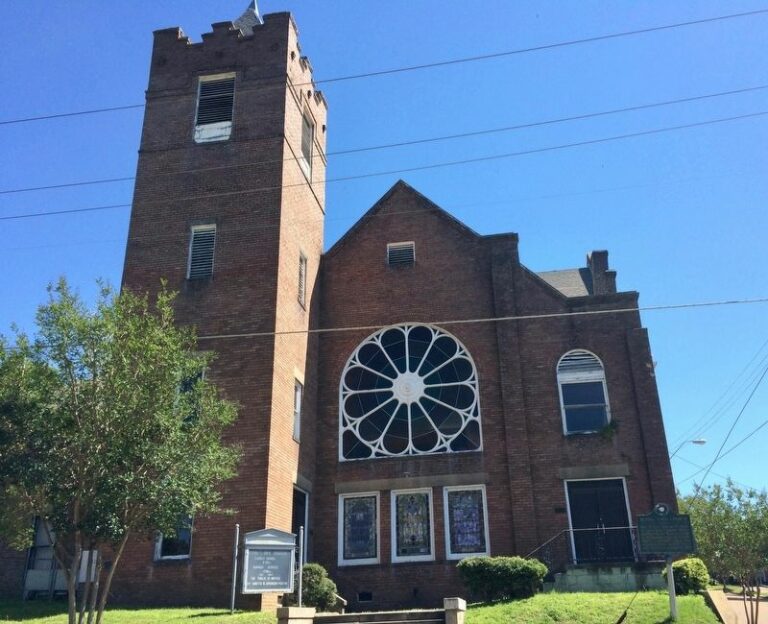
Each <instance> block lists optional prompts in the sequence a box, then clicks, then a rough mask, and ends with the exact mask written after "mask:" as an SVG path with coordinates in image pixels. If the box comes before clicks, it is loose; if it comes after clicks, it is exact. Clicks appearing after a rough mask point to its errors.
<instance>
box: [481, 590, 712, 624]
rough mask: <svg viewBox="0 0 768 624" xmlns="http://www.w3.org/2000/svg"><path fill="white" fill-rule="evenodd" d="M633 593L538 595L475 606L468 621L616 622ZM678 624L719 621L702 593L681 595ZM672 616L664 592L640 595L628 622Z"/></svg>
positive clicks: (651, 622)
mask: <svg viewBox="0 0 768 624" xmlns="http://www.w3.org/2000/svg"><path fill="white" fill-rule="evenodd" d="M633 595H634V594H630V593H626V594H575V593H574V594H555V593H547V594H538V595H537V596H534V597H533V598H529V599H527V600H517V601H513V602H506V603H499V604H494V605H486V606H484V605H472V606H470V607H469V611H468V612H467V624H614V623H615V622H616V620H618V619H619V617H620V616H621V614H622V613H623V612H624V609H625V608H626V606H627V605H628V604H629V601H630V600H632V596H633ZM677 604H678V611H679V618H678V623H679V624H718V619H717V617H715V614H714V613H712V611H710V609H709V607H707V605H706V604H705V603H704V598H702V597H701V596H679V597H678V599H677ZM668 618H669V597H668V596H667V594H666V593H664V592H642V593H640V594H638V596H637V598H636V599H635V601H634V602H633V603H632V607H631V608H630V610H629V614H628V615H627V619H626V620H625V623H626V624H662V622H667V621H669V620H668Z"/></svg>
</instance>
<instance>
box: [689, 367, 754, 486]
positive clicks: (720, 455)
mask: <svg viewBox="0 0 768 624" xmlns="http://www.w3.org/2000/svg"><path fill="white" fill-rule="evenodd" d="M767 374H768V366H766V367H765V370H763V374H762V375H761V376H760V379H758V381H757V383H756V384H755V387H754V388H752V392H750V394H749V396H748V397H747V400H746V401H745V402H744V405H743V406H742V407H741V410H740V411H739V413H738V415H737V416H736V418H735V419H734V421H733V424H732V425H731V428H730V429H729V430H728V433H727V434H726V436H725V439H724V440H723V443H722V444H721V445H720V448H719V449H718V450H717V454H716V455H715V458H714V459H713V460H712V461H711V462H710V463H709V465H707V466H706V472H705V473H704V476H703V477H702V478H701V479H700V480H699V483H698V486H699V488H701V487H702V486H703V485H704V481H705V480H706V478H707V477H708V476H709V473H710V471H711V470H712V467H713V466H714V465H715V464H716V463H717V462H718V461H720V460H721V459H722V458H723V457H725V456H726V455H728V454H729V453H731V452H732V451H734V450H736V448H738V447H739V446H741V445H742V444H744V442H746V441H747V440H748V439H749V438H751V437H752V436H753V435H755V434H756V433H757V432H758V431H760V429H762V428H763V427H765V426H766V425H768V420H766V421H765V422H763V423H762V424H761V425H760V426H759V427H757V428H756V429H753V430H752V431H751V432H750V433H749V434H748V435H746V436H745V437H744V438H742V439H741V440H740V441H739V442H737V443H736V444H734V445H733V446H732V447H731V448H729V449H728V450H727V451H726V452H725V453H723V448H724V447H725V445H726V443H727V442H728V440H729V439H730V437H731V434H732V433H733V430H734V428H735V427H736V424H737V423H738V422H739V419H740V418H741V416H742V414H743V413H744V410H746V409H747V406H748V405H749V403H750V401H752V397H754V396H755V393H756V392H757V389H758V388H759V387H760V384H761V383H762V382H763V380H764V379H765V376H766V375H767ZM702 470H705V469H704V468H702ZM702 470H699V471H698V472H695V473H694V474H692V475H690V476H689V477H686V478H685V479H683V480H682V481H680V483H685V482H686V481H689V480H690V479H693V478H694V477H695V476H696V475H698V474H700V473H701V472H702Z"/></svg>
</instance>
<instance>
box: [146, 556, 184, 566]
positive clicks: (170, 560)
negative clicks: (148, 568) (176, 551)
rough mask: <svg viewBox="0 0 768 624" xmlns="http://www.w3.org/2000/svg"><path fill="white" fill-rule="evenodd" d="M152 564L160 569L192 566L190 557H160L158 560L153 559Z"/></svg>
mask: <svg viewBox="0 0 768 624" xmlns="http://www.w3.org/2000/svg"><path fill="white" fill-rule="evenodd" d="M153 563H154V564H155V565H156V566H160V567H164V566H170V567H173V566H188V565H192V557H190V556H189V555H182V556H179V557H161V558H160V559H155V560H154V562H153Z"/></svg>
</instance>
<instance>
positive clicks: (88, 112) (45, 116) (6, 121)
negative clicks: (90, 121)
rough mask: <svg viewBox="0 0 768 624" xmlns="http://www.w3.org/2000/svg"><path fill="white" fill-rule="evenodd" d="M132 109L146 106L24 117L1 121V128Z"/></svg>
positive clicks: (132, 105)
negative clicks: (30, 122)
mask: <svg viewBox="0 0 768 624" xmlns="http://www.w3.org/2000/svg"><path fill="white" fill-rule="evenodd" d="M132 108H144V104H127V105H126V106H111V107H109V108H93V109H91V110H84V111H74V112H72V113H55V114H53V115H39V116H37V117H22V118H21V119H6V120H5V121H0V126H5V125H8V124H18V123H27V122H29V121H42V120H44V119H59V118H62V117H75V116H78V115H94V114H96V113H111V112H114V111H121V110H129V109H132Z"/></svg>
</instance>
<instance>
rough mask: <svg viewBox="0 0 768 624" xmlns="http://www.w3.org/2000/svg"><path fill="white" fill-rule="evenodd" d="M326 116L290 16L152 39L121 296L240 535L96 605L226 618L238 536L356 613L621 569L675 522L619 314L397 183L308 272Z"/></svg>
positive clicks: (208, 528) (603, 276) (138, 571)
mask: <svg viewBox="0 0 768 624" xmlns="http://www.w3.org/2000/svg"><path fill="white" fill-rule="evenodd" d="M326 111H327V103H326V100H325V98H324V97H323V95H322V94H321V93H320V92H319V91H317V90H316V89H315V87H314V84H313V82H312V66H311V65H310V63H309V61H308V59H307V58H306V57H304V56H302V54H301V50H300V47H299V42H298V34H297V28H296V24H295V23H294V21H293V18H292V17H291V15H290V14H288V13H275V14H269V15H266V16H264V18H263V20H262V19H261V18H259V17H258V15H257V14H256V12H255V11H254V10H253V8H252V9H249V10H248V11H246V13H245V14H244V15H243V16H242V17H241V18H240V19H239V20H237V21H235V22H234V23H233V22H222V23H217V24H213V27H212V32H210V33H207V34H204V35H203V39H202V42H201V43H191V42H190V40H189V39H188V38H187V37H186V36H185V35H184V34H183V33H182V31H181V30H180V29H178V28H171V29H165V30H160V31H157V32H155V38H154V50H153V54H152V60H151V68H150V77H149V87H148V90H147V96H146V111H145V118H144V127H143V133H142V138H141V149H140V154H139V162H138V171H137V176H136V187H135V197H134V203H133V209H132V214H131V221H130V231H129V236H128V245H127V250H126V258H125V267H124V273H123V286H124V287H125V288H129V289H132V290H135V291H153V290H156V289H157V288H158V287H159V285H160V282H161V280H167V282H168V284H169V287H170V288H172V289H174V290H177V291H178V292H179V296H178V299H177V303H176V309H177V314H178V319H179V321H180V322H181V323H184V324H193V325H195V326H196V327H197V331H198V334H199V336H200V337H201V340H200V348H201V350H211V351H214V352H215V353H216V354H217V358H216V361H215V363H214V364H213V366H212V368H211V370H209V371H208V372H207V375H209V377H210V379H212V380H213V381H215V383H216V384H217V385H218V386H219V387H220V388H221V390H222V393H223V394H224V395H225V396H226V397H227V398H229V399H231V400H233V401H236V402H237V403H238V404H239V405H240V411H239V419H238V422H237V424H236V425H235V426H234V427H233V428H232V429H231V431H229V432H228V439H229V441H233V442H234V441H236V442H238V443H239V444H240V445H241V447H242V450H243V458H242V462H241V465H240V469H239V474H238V476H237V477H236V478H234V479H232V480H231V481H230V482H228V483H227V484H226V487H225V490H224V500H223V505H224V506H225V507H228V508H232V509H234V510H236V513H235V515H234V516H216V517H203V518H194V519H191V520H189V521H188V522H189V524H188V525H187V527H189V526H190V525H191V530H190V529H189V528H182V530H181V531H180V532H179V535H178V536H177V537H176V538H175V539H165V540H164V539H163V538H162V536H159V537H158V538H157V539H155V540H152V539H149V538H147V540H146V541H137V542H135V543H134V544H132V546H131V547H130V548H129V550H128V551H127V552H126V554H125V555H124V558H123V560H122V561H121V563H120V566H119V568H118V572H117V574H116V577H115V581H114V585H113V589H114V596H115V601H121V602H134V603H139V602H140V603H170V604H200V605H218V606H221V605H224V604H227V603H228V597H229V591H230V582H231V551H232V541H233V528H234V525H235V523H236V522H237V523H239V524H240V526H241V527H242V530H243V531H244V532H245V531H254V530H258V529H263V528H277V529H281V530H285V531H292V532H297V528H298V527H299V526H305V527H306V552H307V559H308V560H310V561H317V562H319V563H321V564H322V565H324V566H325V567H326V568H327V569H328V571H329V573H330V575H331V577H332V578H333V579H334V580H335V582H336V583H337V585H338V587H339V593H340V595H341V596H342V597H344V598H345V599H347V600H348V601H349V608H350V609H375V608H390V607H395V606H428V605H433V604H437V603H439V602H440V601H441V600H442V598H443V597H444V596H450V595H463V594H464V593H465V592H464V590H463V588H462V586H461V583H460V581H459V579H458V576H457V572H456V563H457V561H458V560H460V559H461V558H463V557H466V556H471V555H488V554H490V555H513V554H517V555H522V556H525V555H527V554H529V553H532V552H536V554H537V555H540V556H542V558H545V559H547V557H546V556H544V554H545V553H544V550H541V549H540V547H541V546H542V545H543V544H545V543H547V542H549V541H550V540H553V538H556V537H557V536H560V537H557V539H556V540H553V541H552V542H550V543H551V544H560V545H561V547H560V552H559V553H556V554H553V553H552V551H551V549H550V550H548V551H547V552H548V554H549V556H550V561H549V562H550V563H551V564H552V565H558V564H559V563H564V562H565V561H568V562H571V563H573V562H576V563H578V564H590V563H595V562H598V563H602V564H606V563H611V562H632V561H635V560H636V558H637V555H636V548H635V541H634V533H633V529H632V527H633V526H634V525H635V523H636V518H637V516H638V515H640V514H645V513H648V512H650V511H651V509H652V508H653V506H654V505H655V504H657V503H661V502H664V503H672V504H674V501H675V490H674V484H673V481H672V473H671V469H670V463H669V459H668V452H667V444H666V440H665V435H664V427H663V423H662V417H661V411H660V407H659V400H658V395H657V390H656V381H655V378H654V367H653V359H652V357H651V353H650V348H649V342H648V335H647V331H646V330H645V329H644V328H643V327H642V324H641V320H640V316H639V314H638V313H637V312H636V311H629V312H627V311H625V310H627V309H633V308H636V307H637V304H638V293H637V292H634V291H618V290H617V287H616V272H615V271H612V270H611V269H610V268H609V266H608V254H607V252H605V251H594V252H592V253H591V254H589V255H588V256H587V262H586V266H585V267H581V268H574V269H565V270H561V271H549V272H543V273H536V272H534V271H532V270H530V269H528V268H526V267H525V266H524V265H523V264H521V262H520V258H519V256H518V237H517V234H513V233H499V234H494V235H490V236H481V235H479V234H477V233H476V232H474V231H472V230H471V229H470V228H469V227H467V226H466V225H464V224H463V223H461V222H460V221H458V220H457V219H455V218H454V217H452V216H451V215H450V214H448V213H447V212H446V211H444V210H443V209H441V208H440V207H439V206H437V205H435V204H434V203H433V202H432V201H430V200H429V199H428V198H427V197H424V196H423V195H422V194H420V193H419V192H418V191H417V190H415V189H414V188H412V187H411V186H409V185H408V184H407V183H405V182H402V181H400V182H397V183H396V184H395V185H394V186H392V188H390V189H389V190H386V192H385V193H384V195H383V196H382V197H381V199H380V200H379V201H378V202H377V203H376V204H375V205H374V206H373V207H372V208H371V209H370V210H368V212H366V213H365V214H364V215H363V216H362V217H361V218H360V220H359V221H358V222H357V223H356V224H355V225H354V226H353V227H352V228H351V229H350V230H349V231H348V232H347V233H346V234H345V235H344V236H343V237H342V238H341V239H340V240H338V241H337V242H336V243H335V244H334V245H333V246H332V247H331V248H330V249H328V250H327V251H324V248H323V220H324V216H325V212H326V205H325V169H326ZM382 190H385V189H382ZM331 209H332V207H331ZM558 556H559V557H560V559H562V561H559V560H558ZM30 566H31V567H30ZM34 566H35V564H34V562H32V563H30V562H29V561H28V562H27V564H26V567H27V568H29V569H30V570H31V569H33V568H34ZM27 572H29V570H28V571H27ZM4 574H6V576H7V575H8V573H7V572H5V573H4ZM14 574H15V573H14ZM24 576H25V574H23V573H22V572H18V575H17V576H16V577H14V578H15V579H16V580H13V579H9V580H7V582H6V581H4V588H6V589H7V588H11V587H13V583H16V585H18V586H19V587H18V589H19V591H21V586H20V583H23V582H24V581H23V580H22V579H23V578H24ZM8 591H9V592H10V591H11V590H10V589H8ZM276 600H277V596H275V595H272V594H265V595H264V596H262V597H255V598H254V597H249V596H239V598H238V604H239V605H242V606H251V607H259V606H261V607H263V608H272V607H273V606H274V605H275V604H276Z"/></svg>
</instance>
